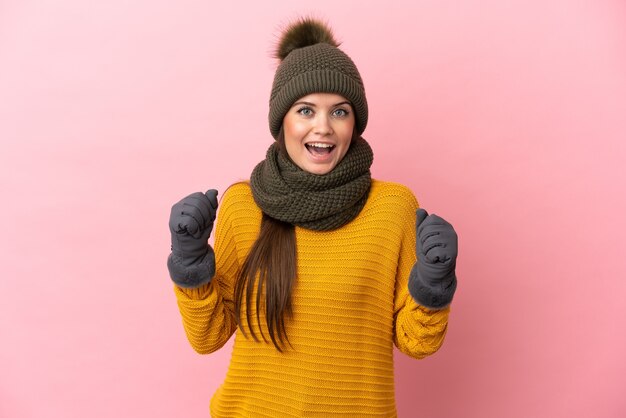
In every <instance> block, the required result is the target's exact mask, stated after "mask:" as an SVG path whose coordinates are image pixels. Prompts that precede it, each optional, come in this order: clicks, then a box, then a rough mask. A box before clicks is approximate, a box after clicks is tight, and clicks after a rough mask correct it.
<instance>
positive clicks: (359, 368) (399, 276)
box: [174, 179, 450, 418]
mask: <svg viewBox="0 0 626 418" xmlns="http://www.w3.org/2000/svg"><path fill="white" fill-rule="evenodd" d="M417 208H418V203H417V200H416V199H415V197H414V195H413V193H412V192H411V191H410V190H409V189H408V188H407V187H406V186H403V185H401V184H398V183H393V182H383V181H379V180H374V179H373V180H372V188H371V190H370V194H369V197H368V200H367V203H366V205H365V207H364V208H363V209H362V211H361V213H360V214H359V215H358V216H357V217H356V218H355V219H353V220H352V221H351V222H350V223H348V224H347V225H345V226H343V227H342V228H340V229H338V230H335V231H326V232H318V231H312V230H307V229H303V228H300V227H296V228H295V230H296V242H297V263H298V266H297V272H298V275H297V279H296V283H295V285H294V288H293V293H292V304H293V313H294V315H293V318H292V319H286V331H287V335H288V337H289V341H290V342H291V344H292V346H293V348H291V347H289V346H288V345H286V346H285V347H284V350H283V351H284V352H283V353H282V354H281V353H280V352H278V351H277V350H276V348H275V347H274V345H273V344H272V343H271V341H270V340H269V333H268V329H267V325H266V324H265V322H264V320H265V315H264V311H261V312H262V313H261V325H262V330H263V333H264V335H265V336H266V337H267V340H268V341H269V342H267V343H266V342H263V339H262V336H261V333H260V330H259V328H258V326H257V325H256V315H255V313H254V312H252V315H251V324H252V326H253V329H254V331H255V333H256V335H257V336H258V337H259V339H260V342H255V341H254V340H253V339H252V337H251V336H250V332H249V330H247V329H246V331H247V335H248V338H246V337H244V335H243V333H241V332H240V331H239V330H238V329H237V326H236V323H235V320H234V303H233V290H234V280H235V277H236V273H237V269H238V268H239V266H241V265H242V264H243V262H244V260H245V257H246V255H247V254H248V252H249V250H250V248H251V246H252V244H253V242H254V241H255V239H256V237H257V235H258V232H259V229H260V223H261V210H260V209H259V207H258V206H257V205H256V204H255V202H254V200H253V198H252V192H251V190H250V186H249V185H248V184H247V183H241V184H235V185H233V186H232V187H231V188H229V189H228V190H227V191H226V193H225V194H224V196H223V197H222V201H221V203H220V206H219V212H218V215H217V223H216V228H215V245H214V247H215V248H214V249H215V259H216V275H215V277H214V278H213V280H212V281H211V282H210V283H209V284H207V285H205V286H203V287H201V288H198V289H182V288H180V287H178V286H174V291H175V293H176V297H177V300H178V306H179V308H180V313H181V315H182V319H183V325H184V328H185V332H186V334H187V338H188V339H189V342H190V343H191V345H192V347H193V348H194V349H195V350H196V351H197V352H199V353H202V354H207V353H211V352H214V351H216V350H218V349H219V348H220V347H222V346H223V345H224V344H225V343H226V341H228V339H229V338H230V337H231V336H232V334H233V333H235V332H236V334H235V341H234V346H233V352H232V358H231V362H230V366H229V369H228V372H227V375H226V379H225V381H224V383H223V384H222V385H221V386H220V388H219V389H218V390H217V391H216V393H215V395H214V396H213V398H212V400H211V416H213V417H272V418H279V417H300V416H319V417H330V416H344V417H366V416H371V417H395V416H396V405H395V397H394V375H393V346H394V344H395V345H396V346H397V347H398V348H399V349H400V350H401V351H402V352H403V353H405V354H407V355H409V356H411V357H415V358H418V359H420V358H423V357H425V356H428V355H430V354H433V353H434V352H435V351H437V350H438V349H439V347H440V346H441V344H442V343H443V340H444V337H445V334H446V330H447V324H448V315H449V312H450V308H449V307H448V308H446V309H443V310H439V311H437V310H430V309H427V308H425V307H422V306H420V305H418V304H417V303H416V302H415V301H414V300H413V298H412V297H411V295H410V294H409V292H408V288H407V280H408V277H409V273H410V271H411V268H412V267H413V265H414V263H415V261H416V255H415V219H416V217H415V211H416V209H417ZM254 300H256V295H255V299H252V301H254ZM262 300H264V299H262ZM254 306H255V304H254V302H253V303H252V307H253V309H254ZM242 310H243V311H244V312H243V315H245V307H244V308H243V309H242ZM242 318H244V321H243V323H245V324H247V322H246V321H245V316H244V317H242ZM416 381H417V377H416Z"/></svg>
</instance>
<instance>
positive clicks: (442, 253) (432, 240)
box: [409, 208, 458, 309]
mask: <svg viewBox="0 0 626 418" xmlns="http://www.w3.org/2000/svg"><path fill="white" fill-rule="evenodd" d="M416 215H417V221H416V225H415V228H416V238H417V239H416V243H415V253H416V255H417V259H418V260H417V262H416V263H415V265H414V266H413V269H412V270H411V274H410V276H409V292H410V293H411V296H413V298H414V299H415V301H416V302H417V303H419V304H421V305H423V306H426V307H428V308H434V309H440V308H443V307H445V306H446V305H448V304H450V302H451V301H452V296H453V295H454V292H455V290H456V271H455V270H456V257H457V254H458V237H457V235H456V231H455V230H454V228H453V227H452V225H451V224H450V223H449V222H447V221H446V220H445V219H443V218H441V217H439V216H437V215H435V214H432V215H429V214H428V212H426V211H425V210H424V209H421V208H420V209H418V210H417V212H416Z"/></svg>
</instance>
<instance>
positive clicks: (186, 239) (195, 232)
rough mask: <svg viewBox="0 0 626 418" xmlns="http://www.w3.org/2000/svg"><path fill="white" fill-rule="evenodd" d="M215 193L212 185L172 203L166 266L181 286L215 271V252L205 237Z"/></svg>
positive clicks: (198, 281) (213, 212) (191, 284)
mask: <svg viewBox="0 0 626 418" xmlns="http://www.w3.org/2000/svg"><path fill="white" fill-rule="evenodd" d="M217 194H218V192H217V190H215V189H211V190H209V191H207V192H206V193H201V192H196V193H192V194H190V195H189V196H187V197H185V198H183V199H182V200H180V201H179V202H177V203H176V204H174V206H172V210H171V213H170V220H169V228H170V233H171V236H172V253H171V254H170V256H169V257H168V259H167V267H168V269H169V272H170V277H171V278H172V280H173V281H174V282H175V283H176V284H178V285H179V286H181V287H187V288H191V287H198V286H201V285H202V284H204V283H207V282H208V281H209V280H211V278H212V277H213V275H214V274H215V254H214V253H213V249H212V248H211V246H210V245H209V244H208V239H209V236H210V235H211V231H212V230H213V223H214V221H215V216H216V214H217Z"/></svg>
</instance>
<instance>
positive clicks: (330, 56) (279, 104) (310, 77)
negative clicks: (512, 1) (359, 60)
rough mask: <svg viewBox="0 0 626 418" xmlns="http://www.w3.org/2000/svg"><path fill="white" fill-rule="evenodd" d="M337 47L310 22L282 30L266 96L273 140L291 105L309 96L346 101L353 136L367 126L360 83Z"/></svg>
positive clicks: (325, 29)
mask: <svg viewBox="0 0 626 418" xmlns="http://www.w3.org/2000/svg"><path fill="white" fill-rule="evenodd" d="M338 46H339V43H338V42H337V41H336V40H335V38H334V36H333V34H332V31H331V29H330V28H329V27H328V26H326V25H325V24H324V23H322V22H320V21H317V20H315V19H312V18H301V19H300V20H299V21H296V22H294V23H292V24H290V25H289V26H288V27H287V28H286V29H285V31H284V32H283V34H282V36H281V38H280V41H279V43H278V47H277V49H276V52H275V55H274V56H275V58H278V59H280V60H281V62H280V65H279V66H278V68H277V69H276V74H275V76H274V83H273V85H272V93H271V95H270V110H269V125H270V132H271V133H272V136H273V137H274V139H276V138H278V133H279V132H280V127H281V126H282V123H283V118H284V117H285V114H286V113H287V112H288V111H289V108H291V106H292V105H293V103H294V102H295V101H296V100H298V99H299V98H301V97H303V96H306V95H307V94H311V93H335V94H339V95H341V96H343V97H345V98H346V99H348V100H349V101H350V102H351V103H352V107H353V108H354V113H355V128H356V130H357V133H358V134H359V135H360V134H362V133H363V131H364V130H365V126H366V125H367V100H366V99H365V88H364V87H363V80H362V79H361V75H360V74H359V71H358V70H357V68H356V65H354V62H352V60H351V59H350V57H349V56H348V55H346V53H345V52H343V51H342V50H340V49H339V48H338Z"/></svg>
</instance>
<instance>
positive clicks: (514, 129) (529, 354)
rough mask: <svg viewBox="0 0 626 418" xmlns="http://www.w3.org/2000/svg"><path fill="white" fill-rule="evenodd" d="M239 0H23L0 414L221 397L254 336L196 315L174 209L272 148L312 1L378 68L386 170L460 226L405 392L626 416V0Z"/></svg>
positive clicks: (4, 181)
mask: <svg viewBox="0 0 626 418" xmlns="http://www.w3.org/2000/svg"><path fill="white" fill-rule="evenodd" d="M228 3H229V2H207V1H197V0H196V1H191V0H189V1H178V2H172V1H164V0H160V1H154V0H151V1H147V0H144V1H135V2H125V1H120V0H117V1H108V2H95V1H91V2H85V1H78V0H66V1H63V2H59V1H26V0H19V1H17V0H14V1H11V0H9V1H7V0H4V1H3V2H0V138H1V141H2V143H1V145H2V147H1V149H0V171H1V173H0V182H1V183H0V186H1V190H2V205H1V209H0V210H1V213H0V218H1V219H2V241H1V244H0V257H1V258H2V259H1V265H2V266H3V268H4V271H3V278H2V280H1V281H0V302H1V303H0V336H1V338H2V341H1V345H0V416H2V417H11V418H22V417H65V418H67V417H81V418H82V417H96V418H99V417H113V416H123V417H143V416H146V417H147V416H150V417H173V416H185V417H206V416H208V403H209V399H210V397H211V395H212V394H213V392H214V391H215V389H216V388H217V386H218V385H219V384H220V383H221V382H222V380H223V378H224V375H225V372H226V368H227V365H228V361H229V358H230V348H231V345H230V343H229V344H228V345H227V346H226V347H224V348H223V349H222V350H220V351H219V352H216V353H214V354H212V355H209V356H200V355H197V354H195V353H194V352H193V351H192V349H191V348H190V346H189V345H188V343H187V341H186V339H185V336H184V333H183V329H182V325H181V320H180V316H179V314H178V310H177V307H176V303H175V298H174V294H173V291H172V285H171V283H170V281H169V277H168V275H167V269H166V265H165V261H166V257H167V254H168V253H169V232H168V229H167V219H168V216H169V210H170V207H171V205H172V204H173V203H175V202H176V201H177V200H179V199H180V198H182V197H183V196H185V195H187V194H189V193H192V192H194V191H205V190H206V189H209V188H217V189H219V190H220V192H222V191H223V190H224V189H225V188H226V187H227V186H228V185H229V184H231V183H233V182H234V181H237V180H239V179H244V178H248V176H249V173H250V171H251V170H252V168H253V167H254V165H255V164H256V163H257V162H258V161H260V160H261V159H262V158H263V157H264V155H265V150H266V148H267V147H268V146H269V145H270V144H271V142H272V139H271V137H270V135H269V130H268V127H267V119H266V118H267V100H268V97H269V91H270V87H271V82H272V77H273V72H274V69H275V62H274V61H273V60H272V59H270V57H269V56H270V53H271V50H272V46H273V44H274V42H275V40H276V38H275V36H276V35H277V34H278V32H279V28H280V25H281V24H284V23H285V22H287V21H288V20H289V19H291V18H294V17H296V16H298V15H300V14H302V13H313V14H314V15H316V16H318V17H322V18H325V19H328V21H330V23H331V24H332V25H333V27H334V28H335V32H336V35H337V36H338V38H339V39H340V40H342V41H343V45H342V48H343V49H344V50H345V51H346V52H347V53H348V54H349V55H350V56H351V57H352V58H353V59H354V60H355V62H356V63H357V65H358V67H359V69H360V71H361V74H362V76H363V78H364V81H365V84H366V90H367V94H368V100H369V104H370V115H371V116H370V122H369V125H368V128H367V129H366V131H365V134H364V136H365V137H366V138H367V139H368V140H369V141H370V143H371V144H372V147H373V148H374V152H375V162H374V165H373V168H372V171H373V175H374V177H375V178H380V179H387V180H393V181H399V182H402V183H404V184H406V185H408V186H410V187H411V189H412V190H413V191H414V192H415V194H416V196H417V198H418V200H419V201H420V203H421V205H422V206H423V207H424V208H425V209H427V210H428V211H429V212H430V213H436V214H438V215H440V216H442V217H444V218H446V219H447V220H449V221H450V222H451V223H452V224H453V225H454V226H455V229H456V230H457V232H458V234H459V237H460V238H459V240H460V241H459V245H460V255H459V259H458V273H457V274H458V277H459V287H458V292H457V295H456V297H455V301H454V304H453V310H452V315H451V318H450V325H449V331H448V336H447V339H446V342H445V344H444V346H443V347H442V348H441V350H440V351H439V352H438V353H437V354H435V355H434V356H432V357H429V358H427V359H425V360H422V361H416V360H413V359H411V358H409V357H408V356H405V355H403V354H402V353H400V352H398V351H396V375H397V401H398V409H399V413H400V416H401V417H418V416H420V417H460V416H463V417H520V418H521V417H590V416H593V417H618V416H626V415H625V414H626V399H625V397H624V388H625V387H626V360H625V359H624V353H626V335H625V334H626V314H624V305H625V302H624V293H625V291H626V277H625V273H626V262H625V258H626V251H624V247H625V246H624V244H623V240H622V235H623V234H624V233H625V232H626V228H625V227H626V221H625V220H624V213H625V212H626V200H625V197H624V195H625V194H626V193H625V192H624V190H626V172H625V170H624V168H623V166H624V163H625V162H626V145H625V142H626V5H625V3H624V2H623V1H591V0H589V1H565V0H563V1H556V0H554V1H534V2H533V1H531V2H529V1H521V0H520V1H495V0H494V1H491V0H489V1H486V0H475V1H465V2H456V1H455V2H453V1H404V2H377V5H376V6H368V7H366V6H364V5H363V3H362V2H356V1H342V2H337V1H325V0H324V1H322V0H319V1H316V2H310V3H306V5H307V6H306V8H302V7H301V6H299V5H300V4H301V2H293V1H274V2H271V6H266V5H264V4H265V2H249V4H245V5H244V4H242V3H241V2H237V3H235V4H228ZM268 4H269V3H268Z"/></svg>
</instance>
